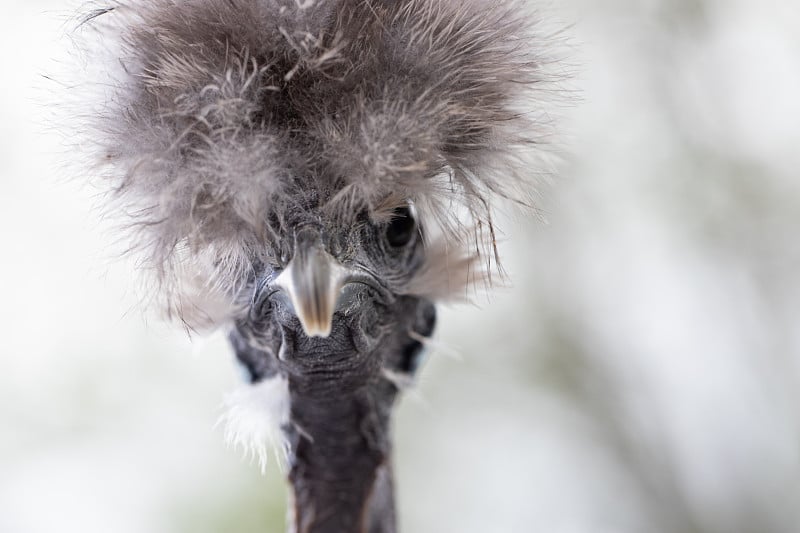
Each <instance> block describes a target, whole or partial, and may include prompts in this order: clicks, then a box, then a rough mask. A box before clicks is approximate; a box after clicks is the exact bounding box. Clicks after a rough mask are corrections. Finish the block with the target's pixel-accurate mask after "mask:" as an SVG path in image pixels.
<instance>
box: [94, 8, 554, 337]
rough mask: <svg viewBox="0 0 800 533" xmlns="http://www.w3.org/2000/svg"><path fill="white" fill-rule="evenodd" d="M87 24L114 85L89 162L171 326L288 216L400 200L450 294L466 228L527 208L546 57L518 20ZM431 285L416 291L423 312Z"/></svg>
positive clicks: (206, 11) (312, 11)
mask: <svg viewBox="0 0 800 533" xmlns="http://www.w3.org/2000/svg"><path fill="white" fill-rule="evenodd" d="M96 14H97V15H102V16H97V17H91V16H90V17H87V20H88V22H87V24H89V25H91V26H92V27H93V28H96V29H98V30H100V31H101V32H102V34H103V35H104V39H103V46H104V47H105V48H106V49H107V50H113V53H112V56H113V57H114V59H115V61H116V62H118V64H119V65H120V66H121V69H118V70H119V74H118V75H117V76H116V77H115V78H114V79H112V80H110V82H109V83H108V90H107V91H106V92H105V98H104V100H103V102H101V105H100V108H99V110H100V113H99V116H98V115H97V114H95V119H93V121H92V122H93V123H92V127H93V129H94V131H95V134H94V142H95V143H96V145H97V146H98V149H99V154H100V161H101V163H102V166H104V168H105V170H104V174H105V175H107V176H108V177H109V178H110V180H111V183H112V184H113V189H114V196H115V197H116V199H117V202H116V203H115V204H114V205H115V206H118V207H119V209H120V210H121V211H124V212H125V213H126V216H127V217H128V219H129V223H130V224H129V226H130V227H131V228H132V229H134V231H135V235H136V236H137V241H136V242H137V246H138V248H139V249H140V250H141V251H142V252H143V253H144V264H145V265H147V266H149V267H151V268H153V269H154V270H155V271H156V272H157V274H158V275H157V278H158V279H159V280H161V281H162V282H163V284H164V285H163V287H162V289H166V291H165V292H166V293H167V294H169V295H170V296H171V298H170V299H171V304H170V308H171V309H172V310H173V311H175V312H177V313H178V314H179V315H181V316H182V317H184V318H186V316H187V315H189V314H191V313H190V310H191V309H192V308H195V307H196V308H202V307H203V305H202V304H197V305H195V302H196V301H200V300H203V299H204V298H206V297H207V296H208V295H216V296H221V297H222V299H223V300H225V299H226V298H227V300H228V301H230V302H233V301H235V298H234V295H235V294H236V292H237V290H238V289H239V287H240V285H241V284H243V283H245V282H246V281H247V280H248V279H249V276H250V274H251V269H252V268H253V265H255V264H263V263H265V262H268V261H269V260H270V258H272V257H274V256H275V255H276V254H279V253H280V246H281V242H280V241H281V235H280V231H281V229H280V228H281V227H283V224H282V222H283V221H284V220H285V219H286V218H287V217H289V216H290V214H291V213H292V212H294V211H297V210H303V209H306V210H307V209H311V208H313V209H317V210H320V211H323V212H324V213H325V215H326V216H329V217H331V218H332V219H337V220H342V219H344V220H346V219H347V218H348V217H353V216H354V213H355V212H357V211H358V210H363V209H367V210H369V211H371V212H372V213H374V214H375V216H378V217H379V216H381V215H380V214H381V212H385V210H386V205H387V202H389V203H391V202H392V199H395V201H396V199H398V198H400V199H412V200H413V201H414V202H415V203H416V205H417V206H418V207H419V209H420V212H421V216H422V217H423V218H424V219H428V223H430V220H436V221H437V223H438V225H439V226H440V227H441V228H442V230H443V239H444V240H445V241H447V242H448V243H449V245H448V246H445V247H441V246H440V247H439V248H438V249H437V250H438V251H437V253H436V254H434V255H435V256H436V257H437V259H436V260H437V261H440V262H441V261H446V258H445V259H442V257H444V256H442V250H444V249H449V250H454V251H455V255H454V256H453V259H452V260H451V261H450V262H451V263H452V264H453V265H457V266H458V269H457V270H458V273H457V274H456V275H455V277H454V278H453V280H451V282H450V283H448V284H447V285H448V286H449V285H457V286H459V287H463V281H462V279H461V278H464V272H465V271H468V270H469V269H470V268H472V267H471V264H472V261H468V260H466V259H465V258H467V257H473V256H475V255H476V254H480V253H482V252H485V251H486V250H489V253H490V254H491V251H492V244H493V242H492V241H493V238H492V237H491V236H489V233H490V232H488V231H487V232H483V231H481V232H480V233H481V234H484V236H481V235H478V234H477V233H471V234H469V235H470V236H471V237H466V238H465V235H467V234H468V232H467V231H465V228H467V229H469V228H479V227H481V228H486V227H490V226H491V209H492V204H493V202H494V201H495V200H497V199H498V198H507V199H512V200H513V201H515V202H518V203H521V204H525V205H530V204H531V203H532V200H533V190H534V189H533V186H534V182H535V180H536V179H537V178H538V177H539V176H540V174H541V172H542V170H543V166H542V151H541V150H539V147H540V146H541V145H543V144H544V142H545V141H546V140H547V137H548V135H549V131H550V128H549V120H548V119H547V118H546V117H547V115H546V112H545V110H544V108H543V107H542V105H541V101H542V100H543V99H545V98H542V97H543V96H547V94H548V90H547V89H546V86H547V84H548V83H549V82H550V81H552V80H551V79H550V77H549V76H548V74H547V72H548V69H547V68H546V67H547V64H548V63H549V62H550V59H549V58H548V56H547V55H546V54H547V50H548V38H547V37H546V36H544V35H542V34H541V32H540V30H539V28H538V25H537V18H536V17H535V15H532V14H531V13H530V12H529V11H528V10H527V9H526V7H525V6H524V4H522V3H520V2H518V1H516V0H486V1H481V0H464V1H455V0H397V1H389V0H318V1H316V2H315V1H312V0H307V1H305V2H302V3H301V2H297V1H295V0H225V1H222V0H182V1H178V0H140V1H138V2H136V3H130V4H129V3H116V4H114V5H112V6H109V7H107V8H104V9H102V10H101V11H98V12H97V13H96ZM89 19H90V20H89ZM95 110H97V108H96V109H95ZM458 213H466V214H467V216H466V218H465V217H462V216H459V215H458ZM475 232H478V230H477V229H475ZM459 245H461V246H459ZM439 266H440V267H441V265H439ZM436 270H437V265H429V268H428V269H427V271H428V278H426V280H422V281H420V282H419V283H417V286H418V287H423V286H426V285H428V286H429V287H428V288H426V289H424V290H426V291H429V292H430V291H433V293H432V294H431V296H434V295H435V296H437V297H438V296H440V294H439V293H440V292H441V286H442V283H440V281H441V280H438V278H437V277H436V275H435V274H432V273H431V272H432V271H436ZM438 271H439V272H441V271H442V268H439V269H438ZM466 277H467V278H468V277H469V275H467V276H466ZM186 280H190V281H189V282H187V281H186ZM196 280H205V281H203V282H202V283H200V284H199V287H198V284H197V283H194V281H196ZM430 285H437V287H430ZM420 290H423V289H420ZM434 293H435V294H434ZM198 295H199V296H198ZM195 296H198V297H197V298H195ZM223 314H224V313H223ZM208 321H210V322H217V319H216V318H209V320H208Z"/></svg>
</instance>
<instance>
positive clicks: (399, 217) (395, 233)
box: [386, 207, 417, 248]
mask: <svg viewBox="0 0 800 533" xmlns="http://www.w3.org/2000/svg"><path fill="white" fill-rule="evenodd" d="M416 230H417V221H416V220H415V219H414V215H413V213H412V212H411V208H409V207H398V208H397V209H395V211H394V215H393V216H392V220H391V221H390V222H389V225H388V226H387V227H386V241H387V242H388V243H389V245H390V246H392V247H393V248H400V247H401V246H405V245H407V244H408V243H409V242H411V239H412V238H413V237H414V232H415V231H416Z"/></svg>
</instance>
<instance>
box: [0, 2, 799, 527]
mask: <svg viewBox="0 0 800 533" xmlns="http://www.w3.org/2000/svg"><path fill="white" fill-rule="evenodd" d="M3 7H4V9H3V17H2V20H0V65H2V75H1V76H2V82H1V83H0V94H2V98H0V179H1V180H2V188H0V206H2V207H1V208H0V242H2V248H1V249H2V261H0V328H2V333H3V334H2V337H1V338H0V532H2V533H44V532H48V533H49V532H56V531H59V532H64V533H69V532H80V533H107V532H114V533H184V532H185V533H189V532H191V533H220V532H236V533H257V532H260V533H263V532H267V531H268V532H281V531H283V523H284V515H285V503H284V499H285V497H286V493H285V490H284V488H283V484H282V477H283V474H282V473H281V471H280V470H279V468H278V467H277V466H276V465H275V463H272V465H271V466H270V467H269V468H268V469H267V473H266V474H265V475H262V474H261V473H260V471H259V468H258V467H257V465H255V464H252V463H251V462H250V461H248V460H247V459H244V458H242V455H241V454H240V453H238V452H236V451H233V450H230V449H227V448H226V446H225V444H224V442H223V438H222V430H221V428H218V427H215V423H216V420H217V418H218V417H219V415H220V413H221V403H222V398H223V396H224V394H225V393H226V392H227V391H230V390H231V389H233V388H234V387H235V386H236V385H237V384H238V380H239V376H238V375H237V372H236V369H235V366H234V365H233V364H232V357H231V355H230V353H229V352H228V350H227V347H226V345H225V342H224V339H223V338H222V337H221V336H220V335H216V336H211V337H208V338H191V339H190V338H188V337H187V335H186V334H185V333H184V332H183V331H181V330H179V329H175V328H172V327H170V326H167V325H165V324H163V323H161V322H160V321H159V320H158V319H157V318H155V317H154V316H152V315H148V314H147V313H143V312H142V311H141V310H140V309H139V308H138V307H137V301H138V299H137V297H136V295H135V294H134V293H132V292H131V287H132V282H131V279H132V278H133V277H134V273H133V272H132V270H131V268H130V267H129V266H127V265H125V264H122V263H117V262H113V261H109V260H108V257H109V255H110V254H108V253H106V250H105V248H104V246H105V245H104V244H103V243H104V242H105V240H104V239H105V237H106V236H105V235H104V232H103V229H102V227H101V225H100V224H98V222H97V214H96V212H95V211H93V210H92V205H93V203H94V198H93V196H94V195H95V194H96V192H95V191H92V190H91V189H87V188H84V187H80V186H78V184H77V182H76V181H65V180H63V179H62V178H61V176H62V173H60V171H59V170H57V169H58V167H59V165H60V162H59V160H58V158H59V157H60V156H57V155H54V154H55V153H57V151H58V146H57V140H56V139H55V136H52V135H48V134H47V132H46V130H47V127H45V128H42V125H44V126H47V122H46V118H45V117H46V116H47V110H46V109H43V108H42V106H41V104H40V103H39V102H40V101H41V99H40V96H41V95H40V94H39V93H38V92H37V90H36V89H32V87H40V86H42V83H40V82H41V78H40V77H39V76H40V74H41V73H42V72H44V71H46V68H47V65H48V61H49V58H51V57H53V56H55V55H57V52H58V51H59V50H60V49H61V48H63V47H64V46H65V42H64V41H63V40H62V38H61V37H62V34H63V31H64V25H63V23H62V22H61V15H63V13H64V10H65V4H64V2H61V1H58V0H28V1H27V2H25V3H21V2H13V3H12V2H6V3H5V4H4V6H3ZM549 11H550V12H551V13H553V14H554V16H556V17H557V18H558V19H560V20H561V21H567V22H571V23H572V24H573V25H572V27H571V28H570V29H569V30H568V31H567V34H568V35H570V36H571V40H572V43H573V45H574V46H573V48H572V49H571V50H570V51H569V55H570V63H569V65H568V66H567V69H568V70H570V71H574V72H576V73H577V74H576V75H575V77H574V78H573V80H572V81H571V82H570V83H569V84H567V85H565V90H572V89H574V88H579V89H580V92H581V94H580V96H579V99H573V104H572V105H570V106H567V107H566V108H562V109H561V110H560V112H561V113H562V114H563V115H565V119H564V123H563V124H564V132H565V140H566V143H565V146H566V147H567V148H566V149H565V158H564V159H565V161H564V164H563V165H562V166H561V169H560V171H559V176H558V178H557V179H555V180H554V186H553V187H551V188H550V189H549V190H548V191H547V192H546V193H545V199H544V200H543V203H542V205H541V206H540V207H541V210H542V212H543V213H544V215H545V218H546V221H542V220H531V219H528V218H525V217H523V216H521V215H520V214H518V213H513V212H510V213H508V215H507V216H506V217H504V220H503V221H502V223H501V226H502V228H503V229H504V242H503V244H502V248H501V253H502V255H503V257H504V258H505V266H506V269H507V271H508V273H509V276H510V279H511V280H512V285H511V286H510V287H509V288H506V289H501V290H498V291H496V292H494V293H493V294H492V296H491V297H490V298H489V299H486V298H479V299H478V301H477V304H476V305H468V306H460V307H452V308H444V309H442V311H441V320H440V325H441V327H440V329H439V333H438V340H439V342H440V343H441V344H442V345H443V346H447V347H448V349H441V350H437V351H435V352H434V353H432V354H431V356H430V359H429V360H428V362H427V364H426V367H425V368H424V372H423V373H422V376H421V379H420V383H419V386H418V388H417V389H416V390H415V391H413V392H412V393H410V394H408V395H407V396H406V397H405V398H404V400H403V401H402V403H401V405H400V408H399V411H398V413H397V419H396V428H395V429H396V436H397V450H396V463H397V468H396V470H397V482H398V486H399V507H400V516H401V522H402V526H403V531H406V532H413V533H438V532H450V531H452V532H460V533H471V532H475V533H487V532H491V533H493V532H498V533H527V532H548V533H583V532H586V533H605V532H615V533H616V532H620V533H642V532H643V533H649V532H654V533H655V532H664V533H667V532H670V533H701V532H702V533H717V532H718V533H723V532H724V533H737V532H742V533H745V532H747V533H767V532H787V533H790V532H797V531H800V386H798V385H800V235H798V233H800V179H799V178H800V176H798V169H800V7H798V4H797V2H796V0H761V1H758V2H756V1H755V0H750V1H747V0H606V1H603V2H597V1H590V0H554V1H553V2H552V5H551V6H550V7H549ZM43 130H44V131H45V133H44V134H43ZM77 181H80V180H77ZM453 354H455V355H453Z"/></svg>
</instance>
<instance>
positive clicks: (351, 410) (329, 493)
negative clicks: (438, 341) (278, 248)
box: [231, 289, 436, 533]
mask: <svg viewBox="0 0 800 533" xmlns="http://www.w3.org/2000/svg"><path fill="white" fill-rule="evenodd" d="M368 297H369V290H368V289H364V295H363V296H362V298H364V299H367V298H368ZM365 301H368V300H365ZM360 309H361V311H360V312H359V311H358V310H356V311H351V312H337V313H336V314H335V315H334V320H333V327H332V331H331V334H330V335H329V336H328V337H326V338H321V337H308V336H306V335H305V333H304V332H303V330H302V328H300V327H299V324H298V323H297V319H296V318H294V316H293V315H292V314H291V313H290V312H287V311H286V309H283V308H282V307H281V305H280V302H277V303H276V304H275V305H274V306H273V308H272V311H271V313H270V315H269V319H268V320H264V321H262V322H253V321H242V322H240V323H238V324H237V327H236V328H235V329H234V331H233V332H232V333H231V343H232V345H233V347H234V349H235V351H236V354H237V357H238V359H239V361H240V362H241V363H243V364H244V365H245V366H246V368H247V369H248V370H249V372H250V375H251V378H252V380H253V382H259V381H261V380H264V379H271V378H274V377H276V376H279V375H280V376H283V377H285V378H286V379H287V380H288V383H289V396H290V419H289V422H288V424H287V426H286V427H285V428H284V432H285V435H286V437H287V441H288V445H289V450H290V453H289V459H290V471H289V482H290V483H291V487H292V496H293V497H292V500H293V501H292V502H291V503H290V504H291V505H292V509H291V513H290V515H291V516H292V519H293V520H292V522H293V523H292V524H290V528H289V530H290V531H291V532H294V533H394V532H395V531H396V530H397V526H396V519H395V509H394V496H393V486H392V467H391V438H390V434H391V414H392V409H393V406H394V402H395V398H396V397H397V394H398V392H399V389H398V382H399V381H398V380H402V379H403V378H410V377H412V376H413V374H414V372H415V371H416V367H417V365H418V359H419V357H420V354H421V352H422V350H423V345H422V343H421V342H420V341H419V339H420V338H421V337H428V336H430V335H431V334H432V333H433V329H434V326H435V321H436V311H435V308H434V306H433V304H431V303H430V302H428V301H426V300H424V299H421V298H416V297H407V296H401V297H397V298H396V299H394V301H393V302H390V303H380V304H375V303H373V304H372V305H366V306H362V307H361V308H360Z"/></svg>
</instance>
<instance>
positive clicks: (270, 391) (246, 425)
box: [217, 376, 289, 473]
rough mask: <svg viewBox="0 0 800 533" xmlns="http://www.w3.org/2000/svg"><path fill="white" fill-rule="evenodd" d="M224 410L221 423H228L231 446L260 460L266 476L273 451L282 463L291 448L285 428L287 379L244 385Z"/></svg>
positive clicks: (227, 439) (231, 395)
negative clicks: (287, 443) (284, 431)
mask: <svg viewBox="0 0 800 533" xmlns="http://www.w3.org/2000/svg"><path fill="white" fill-rule="evenodd" d="M223 408H224V409H225V412H224V413H223V414H222V415H221V416H220V418H219V421H218V422H217V424H218V425H219V424H224V426H225V442H227V443H228V445H229V446H232V447H233V448H234V449H241V450H242V451H243V452H244V454H245V456H246V457H248V458H250V460H251V461H253V460H256V459H257V460H258V463H259V465H260V466H261V472H262V473H263V472H265V471H266V467H267V462H268V450H269V449H270V448H271V449H272V450H274V452H275V456H276V458H277V459H278V463H279V464H282V461H283V460H285V459H286V456H285V454H286V449H287V448H286V439H285V437H284V433H283V429H282V427H283V426H285V425H286V424H287V422H288V421H289V383H288V381H287V380H286V379H285V378H283V377H279V376H276V377H274V378H271V379H265V380H264V381H262V382H260V383H257V384H254V385H242V386H240V387H239V388H237V389H236V390H234V391H233V392H231V393H229V394H227V395H226V396H225V399H224V400H223Z"/></svg>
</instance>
